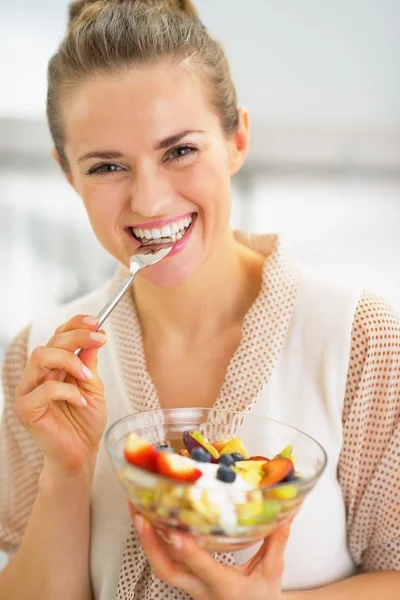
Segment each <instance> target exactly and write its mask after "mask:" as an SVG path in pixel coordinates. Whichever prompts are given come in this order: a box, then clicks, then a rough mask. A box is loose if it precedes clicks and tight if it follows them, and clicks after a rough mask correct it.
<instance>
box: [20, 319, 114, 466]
mask: <svg viewBox="0 0 400 600" xmlns="http://www.w3.org/2000/svg"><path fill="white" fill-rule="evenodd" d="M96 325H97V320H96V319H95V318H93V317H84V316H82V315H80V316H75V317H73V318H72V319H70V320H69V321H68V322H67V323H65V324H64V325H61V327H58V329H57V330H56V331H55V334H54V335H53V337H52V338H51V339H50V340H49V342H48V343H47V345H46V346H40V347H38V348H36V349H35V350H34V351H33V353H32V355H31V357H30V358H29V360H28V363H27V365H26V368H25V370H24V372H23V374H22V377H21V381H20V382H19V384H18V386H17V389H16V397H15V409H16V412H17V416H18V418H19V420H20V422H21V423H22V425H23V426H24V427H25V428H26V429H27V430H28V431H29V432H30V433H31V434H32V436H33V438H34V439H35V441H36V442H37V444H38V446H39V447H40V449H41V451H42V452H43V454H44V458H45V463H46V464H49V465H50V466H51V467H53V468H54V469H55V471H56V472H58V473H66V474H74V473H79V472H80V471H81V470H82V469H83V468H84V467H85V466H86V462H87V460H88V459H89V460H90V459H93V457H95V456H96V454H97V449H98V445H99V442H100V439H101V436H102V435H103V432H104V428H105V426H106V406H105V401H104V388H103V384H102V382H101V380H100V378H99V376H98V373H97V353H98V350H99V349H100V348H101V347H102V346H103V345H104V343H105V340H106V336H105V334H104V332H98V333H99V334H101V333H102V334H103V340H100V339H99V340H95V339H93V338H92V337H91V336H92V334H93V333H94V329H95V327H96ZM98 337H99V336H98ZM77 348H83V351H82V352H81V354H80V356H79V357H78V356H75V354H74V351H75V350H76V349H77Z"/></svg>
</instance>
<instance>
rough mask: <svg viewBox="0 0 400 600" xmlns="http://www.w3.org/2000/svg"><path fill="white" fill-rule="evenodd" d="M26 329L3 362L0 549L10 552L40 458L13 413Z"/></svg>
mask: <svg viewBox="0 0 400 600" xmlns="http://www.w3.org/2000/svg"><path fill="white" fill-rule="evenodd" d="M28 334H29V330H28V329H25V330H24V331H22V332H21V333H20V334H19V335H18V336H17V337H16V338H15V340H14V342H13V344H12V346H11V347H10V349H9V352H8V355H7V358H6V360H5V363H4V369H3V374H2V379H3V386H4V411H3V416H2V422H1V427H0V548H1V549H2V550H5V551H6V552H14V551H15V550H16V549H17V548H18V546H19V544H20V543H21V539H22V536H23V533H24V530H25V527H26V524H27V522H28V519H29V515H30V513H31V511H32V505H33V502H34V500H35V498H36V494H37V489H38V478H39V474H40V472H41V470H42V467H43V457H42V453H41V452H40V450H39V448H38V447H37V446H36V444H34V443H33V440H32V438H31V437H30V435H29V433H28V432H27V431H26V429H24V428H23V427H22V425H20V423H19V421H18V420H17V418H16V415H15V411H14V396H15V388H16V385H17V383H18V381H19V380H20V378H21V375H22V371H23V370H24V367H25V364H26V358H27V357H26V354H27V343H28Z"/></svg>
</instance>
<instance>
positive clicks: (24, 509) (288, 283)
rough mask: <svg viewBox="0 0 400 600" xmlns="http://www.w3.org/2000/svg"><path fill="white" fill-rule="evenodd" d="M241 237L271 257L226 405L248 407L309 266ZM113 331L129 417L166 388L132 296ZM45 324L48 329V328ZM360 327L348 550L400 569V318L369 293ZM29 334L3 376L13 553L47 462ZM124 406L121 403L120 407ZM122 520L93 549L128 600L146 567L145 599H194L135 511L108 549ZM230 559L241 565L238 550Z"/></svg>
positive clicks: (352, 397)
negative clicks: (22, 399) (140, 532)
mask: <svg viewBox="0 0 400 600" xmlns="http://www.w3.org/2000/svg"><path fill="white" fill-rule="evenodd" d="M237 235H238V237H239V239H240V241H241V242H242V243H246V244H247V245H249V246H251V247H253V248H255V249H257V250H258V251H260V252H262V253H263V254H265V256H266V261H265V265H264V272H263V286H262V289H261V291H260V295H259V297H258V298H257V300H256V302H255V303H254V305H253V306H252V307H251V309H250V310H249V312H248V314H247V315H246V318H245V321H244V323H243V332H242V341H241V343H240V346H239V348H238V349H237V351H236V352H235V354H234V356H233V357H232V360H231V362H230V363H229V366H228V369H227V373H226V379H225V382H224V384H223V387H222V389H221V392H220V395H219V398H218V399H217V402H220V403H222V404H223V405H224V406H229V408H236V409H239V410H246V409H247V405H248V403H249V402H252V401H254V398H255V396H256V395H257V393H259V392H260V389H261V388H263V387H265V386H266V385H267V383H268V381H269V380H270V378H271V373H273V372H274V368H275V366H276V363H277V360H278V358H279V356H280V353H281V350H282V346H283V344H284V340H285V336H286V335H287V331H288V328H289V324H290V322H291V317H292V315H293V309H294V305H295V299H296V295H297V292H298V288H299V284H300V280H301V272H300V270H299V267H298V266H297V264H296V262H295V261H294V260H293V259H292V257H291V256H290V255H288V254H287V253H286V252H285V250H284V249H283V248H282V245H281V243H280V241H279V239H278V238H277V237H276V236H252V237H250V236H245V235H244V234H237ZM121 276H123V269H122V270H121V271H120V273H119V274H118V275H117V277H116V278H115V280H114V281H113V282H112V283H111V286H115V285H117V284H118V281H119V280H120V278H121ZM95 297H96V294H94V296H93V298H95ZM89 305H90V302H89ZM80 306H87V301H86V300H85V301H84V300H83V299H80V300H79V301H75V302H74V303H72V304H71V305H70V306H69V307H67V313H68V312H72V314H73V313H74V312H75V313H77V312H81V311H80V309H79V307H80ZM98 308H100V306H99V307H98ZM63 310H64V311H65V309H63ZM94 312H95V309H94ZM61 314H62V313H60V312H58V311H55V312H54V315H51V316H49V317H48V321H49V323H51V326H53V321H54V320H55V324H57V325H58V324H59V323H58V322H57V318H58V316H59V315H61ZM106 328H107V327H106ZM36 329H37V327H36ZM107 329H108V334H109V338H110V344H112V347H113V349H114V355H115V357H116V360H117V361H118V365H119V368H121V370H122V374H123V384H124V386H125V389H126V391H127V397H128V399H129V406H127V407H123V408H122V409H121V410H122V414H126V412H132V411H136V410H143V409H144V408H151V407H155V406H157V404H158V397H157V391H156V389H155V387H154V385H153V384H152V381H151V379H150V376H149V374H148V373H147V371H146V364H145V357H144V352H143V346H142V341H141V331H140V324H139V321H138V318H137V314H136V311H135V307H134V303H133V300H132V297H129V298H126V299H125V301H124V302H123V303H121V305H120V307H119V308H118V309H117V310H116V311H115V312H114V314H113V316H112V317H111V318H110V323H109V328H107ZM43 330H44V331H46V327H43ZM267 331H268V335H267ZM350 333H351V348H349V354H350V360H349V366H348V370H347V381H344V382H343V389H344V388H345V390H346V391H345V397H344V406H343V447H342V451H341V453H340V460H339V464H338V477H339V483H340V486H341V488H342V490H343V496H344V502H345V507H346V514H347V520H346V523H347V534H348V549H349V552H350V554H351V557H352V559H353V561H354V563H355V564H356V565H357V566H359V567H360V568H362V569H364V570H375V569H394V570H396V569H397V570H400V537H399V529H400V516H399V510H398V496H399V494H398V491H399V486H400V482H399V473H400V425H399V422H400V350H399V349H400V321H399V319H398V317H397V316H396V315H394V314H393V312H392V311H391V309H390V308H389V307H388V306H387V305H386V304H385V303H384V302H383V301H381V300H379V299H377V298H376V297H374V296H372V295H369V294H365V293H364V294H363V295H362V296H361V297H360V299H359V301H358V305H357V310H356V311H355V315H354V320H353V326H352V331H351V332H350V331H349V336H350ZM29 334H30V330H25V331H24V332H22V333H21V334H20V335H19V336H18V337H17V338H16V339H15V340H14V342H13V344H12V345H11V347H10V349H9V351H8V353H7V357H6V360H5V365H4V375H3V377H4V392H5V408H4V415H3V422H2V427H1V430H0V548H4V549H5V550H8V551H13V550H15V549H16V548H17V547H18V545H19V543H20V540H21V537H22V534H23V531H24V528H25V525H26V522H27V519H28V518H29V514H30V510H31V507H32V504H33V501H34V498H35V494H36V490H37V481H38V475H39V472H40V469H41V465H42V457H41V455H40V452H39V451H38V449H37V448H36V447H35V445H34V443H33V441H32V440H31V439H30V437H29V435H28V434H27V432H26V431H25V430H24V429H23V428H22V427H21V426H20V425H19V423H18V422H17V419H16V417H15V413H14V410H13V394H14V389H15V386H16V384H17V382H18V380H19V378H20V375H21V372H22V369H23V368H24V365H25V362H26V358H27V351H28V350H27V349H28V344H29V339H30V338H29ZM46 334H47V331H46ZM267 338H268V340H269V341H268V340H267ZM46 339H47V338H46ZM349 339H350V337H349ZM43 342H44V343H45V340H43ZM249 348H256V349H257V348H258V349H261V350H262V353H261V352H259V353H258V354H257V351H256V352H255V354H254V356H252V358H251V360H250V361H249V358H248V354H249ZM260 373H261V380H260ZM257 381H258V383H257ZM254 382H256V383H254ZM255 386H256V387H255ZM257 386H258V388H257ZM107 402H108V403H110V404H111V403H114V402H116V399H115V397H114V398H113V397H112V395H107ZM110 408H111V406H110ZM114 408H115V407H114V406H112V409H113V410H111V412H112V413H114V412H115V410H114ZM124 411H125V412H124ZM122 414H121V416H122ZM355 457H357V458H356V459H355ZM110 483H111V482H110V481H108V480H107V479H106V478H105V479H102V478H100V479H98V480H97V483H96V486H97V487H98V489H97V490H96V493H101V486H103V489H104V490H105V489H106V488H107V486H109V485H110ZM112 483H114V481H113V482H112ZM395 490H397V493H395ZM396 503H397V506H396ZM112 518H113V516H112V515H110V522H109V523H107V524H106V523H104V531H105V533H104V539H103V542H102V543H101V536H100V538H96V539H97V541H96V542H95V547H93V546H92V555H94V556H96V557H97V564H98V565H99V564H101V561H99V560H98V557H102V558H103V565H104V569H107V563H108V562H109V561H114V562H115V560H117V562H118V564H119V567H120V569H119V571H120V572H119V581H118V600H122V598H130V597H131V595H129V589H130V585H131V583H132V578H137V576H138V573H137V572H138V570H139V571H140V580H139V581H137V582H136V589H135V599H136V600H150V599H153V598H157V597H159V598H162V599H165V600H170V599H171V600H172V599H173V598H187V595H186V594H184V593H183V592H180V591H176V590H171V589H170V588H168V586H166V584H163V583H161V582H159V581H158V580H157V579H156V578H155V577H154V576H153V574H152V573H151V572H150V570H149V568H148V565H147V564H146V561H145V560H144V557H143V553H142V552H141V549H140V547H139V546H138V543H137V538H135V536H134V534H133V533H132V531H129V529H130V527H129V519H128V517H127V515H126V518H125V521H124V527H125V529H123V531H121V535H124V536H125V538H126V544H125V549H124V551H123V555H122V556H119V557H115V556H114V554H113V551H112V550H113V549H112V548H106V547H105V544H106V539H107V534H106V530H107V527H111V528H112V527H113V521H112ZM128 534H129V535H128ZM222 559H223V560H225V561H228V562H231V561H232V556H227V557H223V558H222ZM97 568H99V567H97ZM135 573H136V575H135ZM92 578H93V584H94V589H95V597H96V599H97V598H100V597H101V598H102V597H104V596H103V594H102V590H101V581H100V579H101V578H100V577H99V574H98V573H96V568H94V569H93V570H92ZM157 594H158V595H159V596H157ZM107 600H108V598H107Z"/></svg>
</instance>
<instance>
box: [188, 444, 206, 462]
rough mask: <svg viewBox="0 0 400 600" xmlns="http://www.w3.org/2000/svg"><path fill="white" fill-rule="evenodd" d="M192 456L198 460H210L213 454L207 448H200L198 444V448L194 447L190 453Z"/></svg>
mask: <svg viewBox="0 0 400 600" xmlns="http://www.w3.org/2000/svg"><path fill="white" fill-rule="evenodd" d="M190 457H191V458H193V460H197V462H204V463H206V462H210V460H211V454H210V453H209V452H207V450H206V449H205V448H200V447H198V446H196V448H193V450H192V451H191V453H190Z"/></svg>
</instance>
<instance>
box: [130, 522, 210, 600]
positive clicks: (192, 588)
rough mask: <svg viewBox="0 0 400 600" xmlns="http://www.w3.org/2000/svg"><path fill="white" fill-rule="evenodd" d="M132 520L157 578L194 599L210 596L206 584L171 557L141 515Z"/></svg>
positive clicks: (164, 544)
mask: <svg viewBox="0 0 400 600" xmlns="http://www.w3.org/2000/svg"><path fill="white" fill-rule="evenodd" d="M133 522H134V524H135V527H136V529H137V531H138V533H139V536H140V541H141V544H142V547H143V550H144V551H145V553H146V555H147V560H148V561H149V564H150V566H151V569H152V571H153V572H154V573H155V575H156V576H157V577H158V578H159V579H161V580H162V581H166V582H167V583H169V584H170V585H172V586H173V587H179V588H181V589H183V590H184V591H185V592H187V593H188V594H189V595H190V596H192V597H193V598H196V600H202V599H203V598H204V599H206V598H209V597H210V593H209V590H207V587H206V585H205V584H204V583H203V582H202V581H200V580H199V578H198V577H197V576H196V575H194V574H193V573H191V572H189V571H188V570H187V569H186V568H185V564H184V563H182V564H179V562H177V561H173V560H172V559H171V551H170V548H168V545H167V544H166V543H165V542H162V540H161V539H160V538H159V536H158V535H157V534H156V532H155V531H154V529H153V527H151V526H150V525H149V524H148V523H147V522H146V521H145V519H143V517H138V516H137V515H136V516H134V518H133ZM177 549H178V548H177ZM181 554H182V553H181V552H179V559H181Z"/></svg>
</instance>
